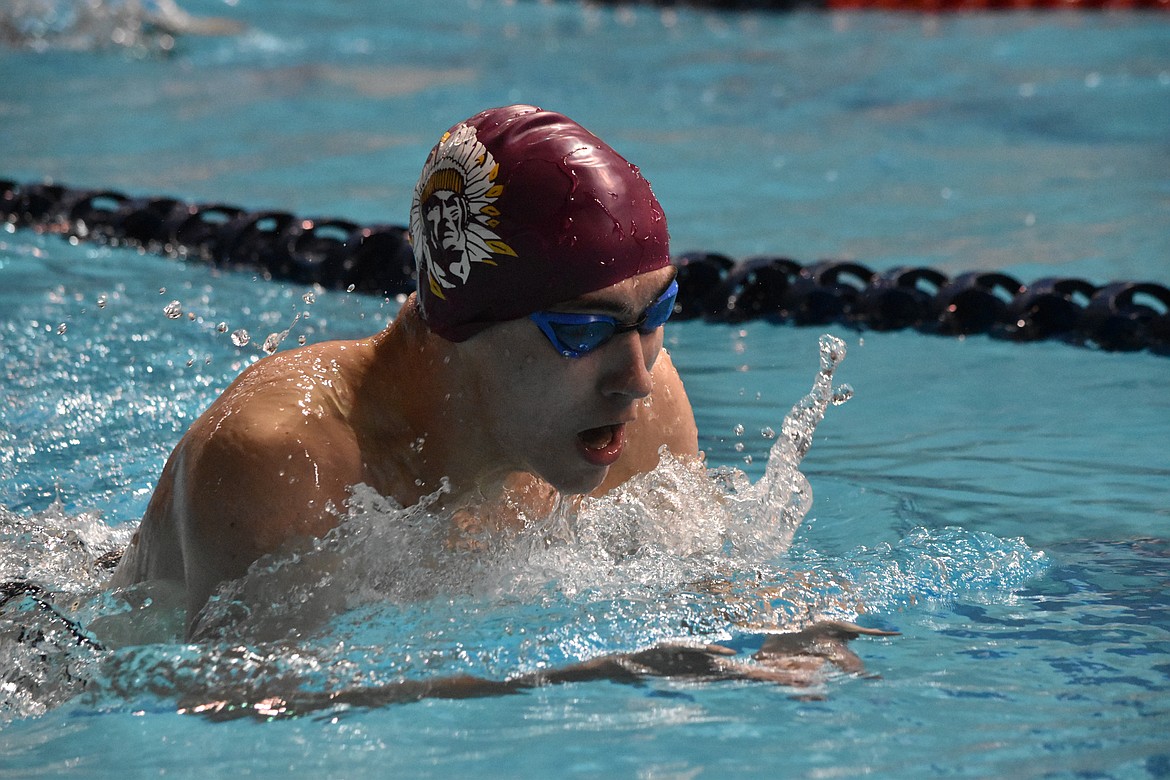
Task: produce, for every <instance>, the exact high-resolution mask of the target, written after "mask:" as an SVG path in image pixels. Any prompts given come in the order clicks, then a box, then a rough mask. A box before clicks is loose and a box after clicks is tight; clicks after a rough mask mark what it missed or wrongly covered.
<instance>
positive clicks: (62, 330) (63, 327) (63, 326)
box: [57, 322, 69, 336]
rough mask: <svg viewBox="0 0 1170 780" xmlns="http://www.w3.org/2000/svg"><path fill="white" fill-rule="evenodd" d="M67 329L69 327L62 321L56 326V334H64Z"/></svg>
mask: <svg viewBox="0 0 1170 780" xmlns="http://www.w3.org/2000/svg"><path fill="white" fill-rule="evenodd" d="M68 329H69V327H68V326H67V325H66V324H65V323H64V322H62V323H61V324H60V325H58V326H57V335H58V336H62V335H64V334H65V331H67V330H68Z"/></svg>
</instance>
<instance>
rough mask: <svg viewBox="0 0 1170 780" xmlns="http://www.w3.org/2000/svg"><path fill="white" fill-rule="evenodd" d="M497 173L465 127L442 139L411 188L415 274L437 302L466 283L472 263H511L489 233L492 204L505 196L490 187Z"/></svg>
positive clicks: (495, 221) (503, 247)
mask: <svg viewBox="0 0 1170 780" xmlns="http://www.w3.org/2000/svg"><path fill="white" fill-rule="evenodd" d="M498 171H499V166H498V165H496V161H495V159H494V158H493V157H492V154H491V152H489V151H488V150H487V149H486V148H485V147H484V145H483V144H482V143H480V141H479V138H478V137H476V134H475V128H473V127H469V126H468V125H465V124H461V125H459V126H458V127H456V128H455V129H454V130H452V131H451V132H449V133H446V134H445V135H444V136H443V137H442V139H441V140H440V141H439V145H438V146H437V147H435V150H434V152H433V153H432V154H431V156H430V157H429V158H428V159H427V163H426V165H425V166H423V171H422V175H421V176H419V179H418V184H416V185H415V187H414V201H413V203H412V204H411V209H410V232H411V234H412V235H413V236H414V240H415V252H416V253H418V255H419V258H420V260H421V262H420V264H419V265H420V269H419V270H420V271H422V270H425V271H426V275H427V280H428V283H429V285H430V291H431V292H432V293H433V294H434V295H436V296H437V297H439V298H445V297H446V296H445V295H444V294H443V291H444V290H449V289H452V288H454V287H455V286H456V285H459V284H465V283H466V282H467V277H468V276H469V275H470V274H471V266H472V264H473V263H487V264H489V265H495V264H496V261H495V260H494V259H493V256H495V255H508V256H511V257H516V252H515V250H513V249H512V247H510V246H508V245H507V244H506V243H505V242H504V241H503V240H501V239H500V237H499V235H498V234H497V233H496V232H495V230H494V228H495V227H496V226H497V225H499V220H498V219H496V218H497V217H499V216H500V211H499V209H497V208H496V207H495V206H494V205H493V204H494V203H495V200H496V198H498V197H499V196H500V195H501V194H502V193H503V191H504V187H503V185H500V184H496V183H495V180H496V174H497V173H498ZM419 281H420V282H422V279H419Z"/></svg>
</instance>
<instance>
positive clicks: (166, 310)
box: [163, 301, 183, 320]
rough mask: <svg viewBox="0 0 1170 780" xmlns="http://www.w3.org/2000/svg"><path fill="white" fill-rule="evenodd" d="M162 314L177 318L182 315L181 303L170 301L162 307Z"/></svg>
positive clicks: (172, 318) (168, 317) (169, 317)
mask: <svg viewBox="0 0 1170 780" xmlns="http://www.w3.org/2000/svg"><path fill="white" fill-rule="evenodd" d="M163 314H165V315H167V319H171V320H177V319H179V317H182V316H183V304H181V303H179V302H178V301H171V302H170V303H168V304H167V305H166V306H164V307H163Z"/></svg>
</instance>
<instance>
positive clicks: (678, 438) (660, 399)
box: [594, 350, 699, 495]
mask: <svg viewBox="0 0 1170 780" xmlns="http://www.w3.org/2000/svg"><path fill="white" fill-rule="evenodd" d="M651 376H652V378H653V381H654V390H653V391H652V392H651V394H650V396H649V397H648V398H647V399H646V401H645V402H644V405H643V406H642V407H641V408H640V409H639V410H638V417H637V419H636V420H634V422H632V423H630V425H629V426H628V427H627V429H626V448H625V450H624V451H623V452H622V456H621V458H619V459H618V462H617V463H615V464H613V466H611V467H610V469H609V473H608V474H606V477H605V481H604V482H602V484H601V487H599V488H598V489H597V490H596V491H594V495H603V494H605V493H607V492H609V491H610V490H612V489H613V488H615V487H617V486H618V485H621V484H622V483H624V482H626V481H627V480H629V479H630V478H631V477H634V476H636V475H638V474H644V473H646V472H648V471H653V470H654V469H655V467H657V466H658V460H659V456H658V451H659V450H660V449H661V448H662V446H663V445H666V448H667V449H668V450H669V451H670V452H671V453H672V454H674V455H675V456H678V457H698V455H699V434H698V429H697V428H696V426H695V413H694V411H693V410H692V409H691V402H690V399H688V398H687V392H686V389H685V388H684V387H683V383H682V379H681V378H680V377H679V375H678V371H677V370H676V369H675V367H674V363H672V362H671V360H670V355H669V354H667V352H666V350H662V352H661V353H660V354H659V356H658V360H657V361H655V363H654V369H653V371H652V372H651Z"/></svg>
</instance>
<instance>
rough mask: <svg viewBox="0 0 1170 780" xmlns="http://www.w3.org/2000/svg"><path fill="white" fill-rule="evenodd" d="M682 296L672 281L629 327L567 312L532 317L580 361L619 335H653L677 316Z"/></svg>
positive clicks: (603, 317)
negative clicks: (675, 311)
mask: <svg viewBox="0 0 1170 780" xmlns="http://www.w3.org/2000/svg"><path fill="white" fill-rule="evenodd" d="M677 297H678V281H677V280H672V281H671V283H670V286H669V287H667V288H666V292H664V293H662V295H659V296H658V298H656V299H655V300H654V302H653V303H651V304H650V305H649V306H647V307H646V310H645V311H644V312H642V316H641V317H639V318H638V319H637V320H636V321H635V322H631V323H629V324H628V325H627V324H624V323H621V322H618V321H617V320H615V319H614V318H613V317H609V316H606V315H604V314H574V313H572V312H564V311H538V312H536V313H535V314H530V315H528V316H529V318H530V319H531V320H532V321H533V322H535V323H536V324H537V326H539V327H540V330H541V332H543V333H544V335H545V336H548V340H549V341H551V342H552V345H553V346H554V347H556V350H557V352H560V353H561V354H562V355H564V356H565V357H570V358H579V357H581V356H582V355H584V354H586V353H587V352H592V351H593V350H595V349H597V348H598V347H600V346H602V345H603V344H605V343H606V342H608V341H609V340H610V339H612V338H613V337H614V336H616V335H618V334H619V333H629V332H630V331H632V330H636V331H638V332H639V333H644V334H647V335H649V334H651V333H653V332H654V331H656V330H658V329H659V328H661V327H662V326H663V324H665V322H666V321H667V320H668V319H670V315H671V314H674V300H675V298H677Z"/></svg>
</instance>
